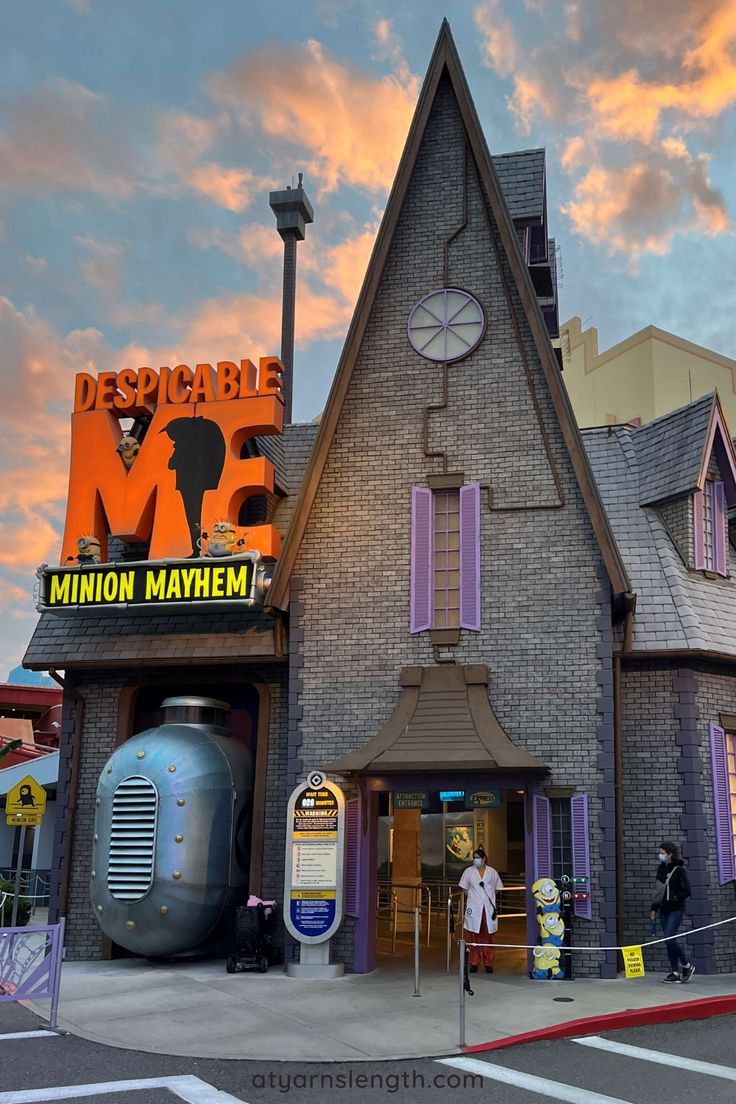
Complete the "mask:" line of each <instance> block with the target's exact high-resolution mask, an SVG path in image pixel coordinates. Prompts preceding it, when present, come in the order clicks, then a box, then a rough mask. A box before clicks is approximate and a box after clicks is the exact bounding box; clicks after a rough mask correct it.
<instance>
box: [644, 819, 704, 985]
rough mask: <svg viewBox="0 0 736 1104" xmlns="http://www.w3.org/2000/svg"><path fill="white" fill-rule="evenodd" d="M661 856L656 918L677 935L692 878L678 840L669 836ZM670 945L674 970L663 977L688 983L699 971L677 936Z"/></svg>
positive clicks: (665, 932)
mask: <svg viewBox="0 0 736 1104" xmlns="http://www.w3.org/2000/svg"><path fill="white" fill-rule="evenodd" d="M657 857H658V859H659V866H658V867H657V881H658V882H659V883H660V887H659V888H658V890H657V893H656V896H655V898H654V900H653V901H652V920H655V919H656V916H657V913H659V921H660V923H661V925H662V934H663V935H664V936H673V935H676V934H677V930H678V928H679V927H680V924H681V923H682V915H683V913H684V911H685V901H686V900H687V899H688V897H689V896H690V881H689V879H688V876H687V871H686V870H685V864H684V863H683V861H682V859H681V858H680V852H679V850H678V848H677V845H676V844H674V843H671V842H670V841H669V840H665V841H664V842H663V843H660V845H659V854H658V856H657ZM666 947H667V955H668V957H669V960H670V972H669V974H668V975H667V977H666V978H663V981H665V982H666V983H668V984H672V983H673V982H680V983H681V984H683V985H685V984H686V983H687V982H688V981H690V978H691V977H692V976H693V974H694V973H695V967H694V966H693V965H692V963H690V962H688V960H687V956H686V954H685V952H684V951H683V949H682V947H681V945H680V943H679V941H678V940H677V939H668V941H667V944H666ZM680 964H682V965H680Z"/></svg>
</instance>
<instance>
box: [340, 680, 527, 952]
mask: <svg viewBox="0 0 736 1104" xmlns="http://www.w3.org/2000/svg"><path fill="white" fill-rule="evenodd" d="M399 682H400V685H401V695H400V697H399V699H398V701H397V702H396V705H395V708H394V710H393V712H392V713H391V715H390V716H389V718H388V720H387V721H386V723H385V724H384V725H383V727H382V728H381V730H380V732H379V733H378V734H377V735H376V736H374V738H373V739H372V740H369V741H368V742H367V743H365V744H363V745H362V747H359V748H357V749H356V750H355V751H351V752H349V753H348V754H347V755H342V756H340V758H339V759H335V760H334V761H333V762H332V763H328V764H326V767H325V769H326V770H327V771H328V772H334V773H336V774H342V775H346V776H348V777H349V778H351V780H352V781H353V783H354V784H357V787H358V793H359V797H358V798H357V799H356V801H357V803H358V806H359V810H360V811H359V819H360V831H359V833H358V838H359V841H360V842H359V846H358V848H357V853H356V863H355V878H356V881H357V883H358V884H359V887H360V891H359V894H358V899H359V904H358V907H357V908H356V911H355V912H354V913H352V914H351V915H353V916H354V917H355V921H356V923H355V926H354V940H355V943H354V946H355V957H354V968H355V970H356V971H358V972H359V973H363V972H365V971H368V970H372V969H374V967H375V966H376V965H378V964H381V965H383V964H385V963H386V962H388V961H389V960H393V961H395V962H398V961H400V958H401V956H402V955H407V954H410V953H412V952H413V923H414V918H413V917H414V913H413V910H414V908H415V907H417V906H418V907H419V908H420V909H421V917H422V920H421V927H422V939H423V943H424V949H425V963H427V964H429V962H430V961H431V962H436V963H437V964H438V965H443V964H444V965H443V968H446V965H447V954H448V950H449V951H450V953H451V957H452V952H453V950H454V949H455V947H456V943H457V939H458V938H459V937H460V933H461V928H462V915H463V912H462V899H461V897H460V892H459V887H458V885H457V882H458V880H459V878H460V875H461V874H462V872H463V870H464V869H465V867H466V866H469V865H470V862H471V856H472V851H473V848H474V847H477V846H478V844H479V843H481V842H483V847H484V848H485V850H486V853H487V854H488V856H489V858H490V861H491V863H492V864H493V865H494V866H495V868H496V869H497V870H498V871H499V873H500V874H501V877H502V879H503V880H504V884H505V885H508V889H505V890H504V891H503V892H502V897H503V902H502V903H503V909H502V914H501V915H502V917H503V916H505V919H502V921H501V934H502V935H503V936H504V938H503V939H502V940H501V939H500V938H499V941H500V942H519V943H530V942H532V941H536V930H535V927H536V924H534V925H532V921H526V922H525V918H524V917H525V914H526V911H527V910H526V907H525V905H524V904H522V894H524V898H523V899H524V900H526V896H527V895H526V893H525V889H524V887H526V885H527V880H528V877H529V876H530V875H531V872H532V871H533V870H534V861H533V858H534V856H533V851H534V849H533V844H532V821H533V818H532V805H533V795H534V794H535V792H536V791H537V790H538V789H539V787H540V785H541V782H542V778H543V777H544V775H546V774H547V773H548V769H547V767H546V766H545V765H544V763H541V762H540V761H539V760H538V759H536V758H535V757H534V756H533V755H532V754H531V753H530V752H528V751H526V750H525V749H524V748H522V747H518V746H517V745H516V744H514V743H513V741H512V740H511V739H510V737H509V736H508V734H507V733H506V731H505V730H504V728H503V726H502V725H501V723H500V721H499V720H498V717H497V716H496V714H495V713H494V711H493V708H492V706H491V702H490V697H489V685H488V684H489V674H488V668H487V667H486V666H485V664H480V663H479V664H473V665H469V666H462V665H461V664H455V663H448V664H437V665H435V666H433V667H404V668H403V669H402V671H401V672H400V674H399ZM448 902H449V905H448ZM450 916H451V917H452V927H453V929H454V930H453V931H452V932H451V933H450V935H451V937H452V938H451V939H448V936H447V927H448V921H449V919H450ZM507 934H508V935H510V936H511V935H513V939H508V940H506V938H505V937H506V935H507ZM520 935H521V936H526V938H517V936H520ZM516 953H517V954H518V952H516ZM514 954H515V952H511V954H510V957H509V958H508V959H506V960H505V961H507V962H508V965H509V968H510V969H512V970H515V969H525V968H526V963H525V962H523V961H522V959H523V957H524V956H523V952H522V953H521V955H520V956H519V957H518V958H515V957H514ZM498 961H499V968H500V965H501V962H502V960H501V958H500V955H499V959H498Z"/></svg>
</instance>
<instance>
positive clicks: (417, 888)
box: [378, 881, 432, 954]
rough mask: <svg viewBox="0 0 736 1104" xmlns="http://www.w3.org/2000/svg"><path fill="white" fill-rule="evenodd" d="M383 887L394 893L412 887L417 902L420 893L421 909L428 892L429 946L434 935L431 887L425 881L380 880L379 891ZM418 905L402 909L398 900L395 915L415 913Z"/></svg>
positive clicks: (394, 940)
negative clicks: (423, 896)
mask: <svg viewBox="0 0 736 1104" xmlns="http://www.w3.org/2000/svg"><path fill="white" fill-rule="evenodd" d="M382 889H383V890H386V889H388V890H390V891H391V892H392V893H393V892H394V891H395V890H397V889H411V890H413V892H414V895H415V896H414V900H415V902H416V894H417V893H418V894H419V906H418V907H419V908H420V909H421V908H422V907H423V901H422V895H423V894H425V893H426V895H427V946H429V943H430V939H431V936H432V890H431V889H430V887H429V886H428V885H427V884H426V883H425V882H394V881H391V882H379V883H378V891H379V893H380V891H381V890H382ZM416 907H417V905H416V904H414V905H412V907H411V908H408V909H406V908H402V909H400V908H399V907H398V900H397V901H396V903H395V905H394V915H395V916H398V914H399V913H400V912H401V913H407V914H408V913H413V911H414V909H415V908H416ZM395 945H396V924H395V923H394V939H393V946H394V947H395ZM392 954H393V951H392Z"/></svg>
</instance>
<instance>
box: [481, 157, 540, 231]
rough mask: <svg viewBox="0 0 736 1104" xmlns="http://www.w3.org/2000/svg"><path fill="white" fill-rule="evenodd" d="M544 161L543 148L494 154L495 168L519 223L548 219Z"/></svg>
mask: <svg viewBox="0 0 736 1104" xmlns="http://www.w3.org/2000/svg"><path fill="white" fill-rule="evenodd" d="M544 160H545V151H544V150H543V149H529V150H517V151H516V152H515V153H499V154H494V155H493V158H492V161H493V167H494V169H495V170H496V176H497V177H498V180H499V183H500V185H501V188H502V190H503V194H504V197H505V199H506V203H507V206H508V209H509V214H510V215H511V217H512V219H514V221H515V222H516V221H517V220H518V221H519V222H527V221H528V222H531V221H532V220H535V219H539V220H540V221H541V220H542V219H543V218H544Z"/></svg>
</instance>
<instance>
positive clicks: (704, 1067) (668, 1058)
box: [571, 1035, 736, 1081]
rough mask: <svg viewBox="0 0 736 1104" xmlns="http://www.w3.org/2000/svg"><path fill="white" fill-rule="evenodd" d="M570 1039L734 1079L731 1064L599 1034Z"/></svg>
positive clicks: (645, 1060)
mask: <svg viewBox="0 0 736 1104" xmlns="http://www.w3.org/2000/svg"><path fill="white" fill-rule="evenodd" d="M571 1041H572V1042H573V1043H578V1044H579V1045H580V1046H587V1047H593V1048H594V1049H595V1050H607V1051H609V1053H611V1054H622V1055H624V1056H625V1057H627V1058H641V1059H642V1061H644V1062H656V1063H657V1065H660V1066H669V1067H670V1069H677V1070H690V1072H691V1073H704V1074H706V1076H708V1077H721V1078H723V1080H724V1081H736V1069H734V1068H733V1066H719V1065H718V1064H717V1063H716V1062H700V1061H699V1060H698V1059H697V1058H683V1057H682V1056H681V1055H679V1054H665V1053H664V1052H663V1051H661V1050H649V1049H648V1048H647V1047H636V1046H630V1045H629V1044H628V1043H617V1042H614V1040H613V1039H602V1038H601V1037H600V1035H590V1036H588V1037H587V1038H585V1039H572V1040H571Z"/></svg>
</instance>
